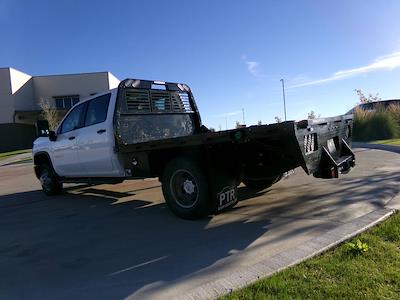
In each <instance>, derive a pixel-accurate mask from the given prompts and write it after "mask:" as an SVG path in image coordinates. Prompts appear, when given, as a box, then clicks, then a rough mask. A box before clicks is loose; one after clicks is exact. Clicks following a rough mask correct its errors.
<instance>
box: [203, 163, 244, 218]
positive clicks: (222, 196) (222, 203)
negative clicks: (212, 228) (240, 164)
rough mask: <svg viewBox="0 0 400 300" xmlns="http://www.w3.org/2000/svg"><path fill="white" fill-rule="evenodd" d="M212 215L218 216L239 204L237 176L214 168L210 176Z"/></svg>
mask: <svg viewBox="0 0 400 300" xmlns="http://www.w3.org/2000/svg"><path fill="white" fill-rule="evenodd" d="M210 200H211V203H210V204H211V205H210V206H211V207H210V209H211V213H212V214H218V213H220V212H222V211H224V210H226V209H228V208H230V207H233V206H234V205H236V203H237V202H238V196H237V180H236V178H235V176H232V174H229V173H228V172H226V171H224V170H223V169H222V168H221V169H215V168H213V170H212V172H211V176H210Z"/></svg>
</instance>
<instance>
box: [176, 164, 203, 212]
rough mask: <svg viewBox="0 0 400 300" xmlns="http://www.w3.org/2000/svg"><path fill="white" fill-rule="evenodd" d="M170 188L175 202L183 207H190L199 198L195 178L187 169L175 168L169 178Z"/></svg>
mask: <svg viewBox="0 0 400 300" xmlns="http://www.w3.org/2000/svg"><path fill="white" fill-rule="evenodd" d="M170 189H171V191H172V196H173V197H174V199H175V202H176V204H178V205H179V206H180V207H183V208H192V207H193V206H195V205H196V203H197V201H198V198H199V190H198V185H197V181H196V178H195V177H194V176H193V175H192V174H191V173H190V172H188V171H187V170H176V171H175V172H174V173H173V174H172V176H171V180H170Z"/></svg>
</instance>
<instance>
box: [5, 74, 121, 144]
mask: <svg viewBox="0 0 400 300" xmlns="http://www.w3.org/2000/svg"><path fill="white" fill-rule="evenodd" d="M118 84H119V80H118V79H117V78H116V77H115V76H114V75H113V74H111V73H110V72H95V73H81V74H63V75H46V76H31V75H29V74H26V73H23V72H21V71H18V70H15V69H13V68H0V152H3V151H9V150H15V149H21V148H29V147H31V146H32V142H33V140H34V138H35V123H36V121H37V120H38V119H41V118H42V117H41V110H40V106H39V101H40V100H41V99H45V100H49V101H51V102H52V103H53V105H54V106H55V107H56V108H57V109H58V110H59V114H60V117H62V116H63V115H64V114H65V113H66V112H67V111H68V109H69V108H71V106H72V105H74V104H75V103H77V102H79V101H80V100H81V99H84V98H86V97H89V96H91V95H94V94H96V93H99V92H102V91H105V90H109V89H113V88H115V87H117V86H118Z"/></svg>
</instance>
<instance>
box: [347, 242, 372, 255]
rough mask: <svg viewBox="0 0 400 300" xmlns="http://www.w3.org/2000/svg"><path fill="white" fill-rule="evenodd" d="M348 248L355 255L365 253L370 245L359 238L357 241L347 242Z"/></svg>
mask: <svg viewBox="0 0 400 300" xmlns="http://www.w3.org/2000/svg"><path fill="white" fill-rule="evenodd" d="M347 248H348V250H349V252H350V253H352V254H354V255H359V254H363V253H365V252H367V251H368V250H369V247H368V245H367V244H366V243H363V242H361V241H360V239H357V240H356V242H355V243H352V242H349V243H347Z"/></svg>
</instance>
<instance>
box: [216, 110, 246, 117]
mask: <svg viewBox="0 0 400 300" xmlns="http://www.w3.org/2000/svg"><path fill="white" fill-rule="evenodd" d="M241 113H242V111H241V110H237V111H231V112H227V113H223V114H220V115H216V117H217V118H225V117H230V116H235V115H238V114H241Z"/></svg>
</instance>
